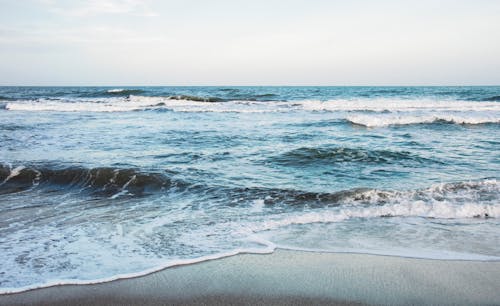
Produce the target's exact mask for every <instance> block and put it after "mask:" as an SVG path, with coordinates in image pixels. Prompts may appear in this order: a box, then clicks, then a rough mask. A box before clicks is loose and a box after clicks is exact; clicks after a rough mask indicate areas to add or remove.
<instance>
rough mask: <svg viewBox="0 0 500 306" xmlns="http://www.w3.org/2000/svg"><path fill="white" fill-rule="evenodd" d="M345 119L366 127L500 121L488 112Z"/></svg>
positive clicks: (350, 117) (356, 116) (371, 116)
mask: <svg viewBox="0 0 500 306" xmlns="http://www.w3.org/2000/svg"><path fill="white" fill-rule="evenodd" d="M347 120H348V121H350V122H351V123H353V124H357V125H363V126H366V127H381V126H389V125H408V124H424V123H433V122H439V121H443V122H449V123H456V124H486V123H500V117H499V116H498V115H497V116H495V115H491V114H488V113H463V114H460V115H454V114H436V113H434V114H433V113H431V114H422V115H413V114H399V115H392V114H391V115H386V114H383V115H349V116H348V117H347Z"/></svg>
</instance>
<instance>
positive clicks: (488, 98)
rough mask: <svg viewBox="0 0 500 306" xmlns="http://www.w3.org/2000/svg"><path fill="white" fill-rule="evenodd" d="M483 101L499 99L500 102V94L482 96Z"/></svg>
mask: <svg viewBox="0 0 500 306" xmlns="http://www.w3.org/2000/svg"><path fill="white" fill-rule="evenodd" d="M481 101H499V102H500V95H498V96H492V97H487V98H482V99H481Z"/></svg>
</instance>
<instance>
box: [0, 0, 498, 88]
mask: <svg viewBox="0 0 500 306" xmlns="http://www.w3.org/2000/svg"><path fill="white" fill-rule="evenodd" d="M482 84H483V85H500V0H449V1H439V0H415V1H404V0H399V1H397V0H393V1H391V0H380V1H375V0H372V1H368V0H367V1H361V0H354V1H347V0H345V1H335V0H330V1H328V0H324V1H321V0H282V1H277V0H247V1H239V0H203V1H202V0H198V1H196V0H178V1H170V0H166V1H161V0H150V1H148V0H143V1H141V0H121V1H120V0H76V1H67V0H0V85H482Z"/></svg>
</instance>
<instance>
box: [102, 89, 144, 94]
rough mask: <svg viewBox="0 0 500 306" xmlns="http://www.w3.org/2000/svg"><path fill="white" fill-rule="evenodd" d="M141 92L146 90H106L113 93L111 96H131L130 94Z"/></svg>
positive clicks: (107, 92)
mask: <svg viewBox="0 0 500 306" xmlns="http://www.w3.org/2000/svg"><path fill="white" fill-rule="evenodd" d="M141 93H144V90H142V89H122V88H116V89H109V90H106V94H108V95H111V96H129V95H138V94H141Z"/></svg>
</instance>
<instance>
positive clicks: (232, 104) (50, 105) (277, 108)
mask: <svg viewBox="0 0 500 306" xmlns="http://www.w3.org/2000/svg"><path fill="white" fill-rule="evenodd" d="M122 91H125V90H124V89H111V90H108V92H110V93H119V92H122ZM151 108H154V109H161V108H164V109H170V110H172V111H177V112H219V113H221V112H235V113H263V112H289V111H329V112H355V111H370V112H375V113H384V112H390V113H397V112H403V113H405V114H406V116H410V117H407V118H406V119H405V118H403V119H399V120H400V122H402V123H400V124H405V123H404V122H413V121H418V122H420V121H422V120H427V121H429V120H433V117H432V115H433V114H435V113H443V114H444V115H443V114H442V115H439V116H438V119H441V117H444V118H442V119H443V120H447V117H450V118H448V119H449V121H453V122H465V123H469V122H471V124H474V120H475V119H474V118H470V117H469V115H468V113H469V112H472V113H478V112H480V113H488V112H489V113H490V117H489V118H483V119H481V118H478V119H477V120H478V122H482V121H484V120H490V121H491V120H493V121H494V122H498V120H499V118H500V117H499V116H500V115H498V112H500V103H498V102H473V101H453V100H452V101H438V100H429V99H415V100H404V99H357V100H348V99H337V100H328V101H319V100H301V101H267V102H262V101H236V100H235V101H227V102H203V101H192V100H189V99H184V100H182V99H177V98H176V99H171V98H170V97H148V96H140V95H130V96H128V97H114V98H93V99H88V98H75V99H64V100H46V99H39V100H25V101H15V102H9V103H7V104H6V106H5V109H7V110H19V111H60V112H126V111H134V110H146V109H151ZM491 112H494V113H496V115H495V114H491ZM415 113H418V114H417V115H415ZM456 113H458V114H456ZM410 114H413V115H410ZM422 114H423V116H424V117H422V118H420V117H421V116H422ZM463 114H466V115H463ZM377 115H378V114H371V115H370V116H377ZM462 115H463V118H462V117H460V116H462ZM370 116H368V117H367V118H369V117H370ZM411 116H413V117H411ZM353 120H356V119H355V118H354V119H353ZM375 120H383V119H375ZM388 120H389V119H388ZM394 120H397V119H393V121H394ZM358 121H359V120H358ZM490 121H488V122H490ZM359 124H363V122H360V123H359ZM367 124H370V123H369V122H368V123H367ZM376 124H378V125H382V124H383V123H378V121H377V123H376ZM389 124H391V123H389Z"/></svg>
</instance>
